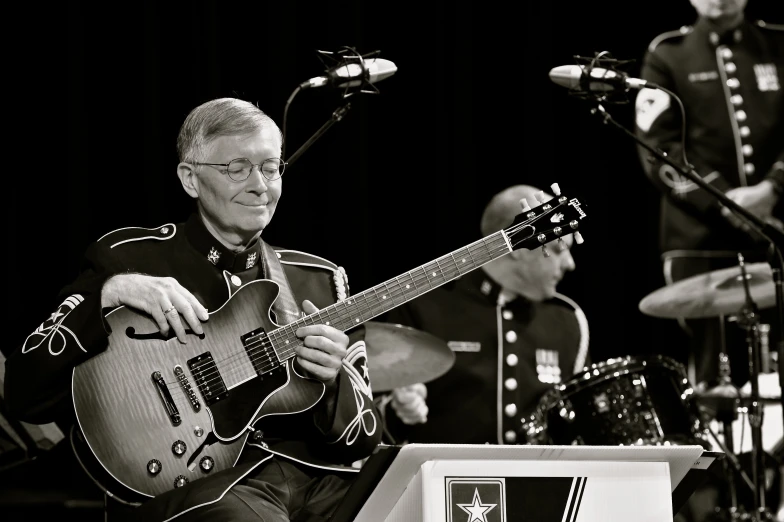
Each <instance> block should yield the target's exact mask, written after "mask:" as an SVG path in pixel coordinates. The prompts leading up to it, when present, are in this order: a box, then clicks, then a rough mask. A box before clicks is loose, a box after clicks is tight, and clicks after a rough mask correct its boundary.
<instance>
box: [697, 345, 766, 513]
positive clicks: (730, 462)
mask: <svg viewBox="0 0 784 522" xmlns="http://www.w3.org/2000/svg"><path fill="white" fill-rule="evenodd" d="M739 399H740V390H738V388H737V387H735V386H734V385H733V384H732V379H731V378H730V358H729V356H728V355H727V354H726V353H725V352H720V353H719V384H718V386H716V387H714V388H712V389H710V390H708V391H706V392H705V393H703V394H701V395H699V396H698V401H699V402H701V403H702V404H703V405H704V406H706V407H707V408H708V409H709V410H711V411H710V412H709V413H710V416H712V417H713V418H715V419H716V421H717V422H719V423H720V425H721V426H722V429H723V435H724V441H723V442H722V440H721V439H719V437H718V436H717V435H716V433H715V432H714V431H713V429H711V427H710V425H708V424H707V423H706V424H705V425H706V429H707V430H708V431H709V432H710V433H711V435H713V439H714V441H715V443H716V444H717V445H718V446H719V447H720V448H721V450H722V451H723V452H724V454H725V456H726V457H725V459H724V475H725V477H726V479H727V489H728V491H729V494H730V508H729V513H730V519H731V520H739V519H740V518H739V517H740V516H741V512H740V509H739V506H738V491H737V489H736V485H735V474H734V473H732V469H730V466H731V467H732V468H734V470H735V472H737V474H738V475H739V476H740V477H741V478H742V479H743V481H744V482H745V483H746V485H747V486H748V487H749V489H750V490H751V491H754V482H753V481H752V480H751V478H749V476H748V475H747V474H746V472H745V470H744V469H743V467H742V466H741V463H740V461H739V460H738V457H737V456H736V455H735V449H734V447H733V446H734V443H733V440H734V439H733V433H732V423H733V422H735V421H736V420H737V419H738V405H739Z"/></svg>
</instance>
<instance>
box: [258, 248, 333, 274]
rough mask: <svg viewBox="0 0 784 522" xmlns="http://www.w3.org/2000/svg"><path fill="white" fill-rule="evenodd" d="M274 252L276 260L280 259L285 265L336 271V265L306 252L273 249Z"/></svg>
mask: <svg viewBox="0 0 784 522" xmlns="http://www.w3.org/2000/svg"><path fill="white" fill-rule="evenodd" d="M273 248H274V247H273ZM274 250H275V252H276V253H277V254H278V259H280V262H281V263H283V264H285V265H302V266H315V267H318V268H323V269H325V270H332V271H334V270H337V269H338V265H336V264H335V263H333V262H332V261H327V260H326V259H324V258H323V257H319V256H314V255H313V254H308V253H307V252H300V251H299V250H285V249H278V248H274Z"/></svg>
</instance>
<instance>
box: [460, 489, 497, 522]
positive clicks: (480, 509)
mask: <svg viewBox="0 0 784 522" xmlns="http://www.w3.org/2000/svg"><path fill="white" fill-rule="evenodd" d="M497 505H498V504H482V499H481V498H479V489H477V488H475V489H474V500H473V502H471V504H458V505H457V506H458V507H459V508H460V509H462V510H463V511H465V512H466V513H468V520H467V521H466V522H487V517H486V516H485V515H486V514H487V513H488V512H489V511H490V510H492V509H493V508H494V507H496V506H497Z"/></svg>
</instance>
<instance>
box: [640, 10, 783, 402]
mask: <svg viewBox="0 0 784 522" xmlns="http://www.w3.org/2000/svg"><path fill="white" fill-rule="evenodd" d="M691 4H692V5H693V6H694V8H695V9H696V11H697V13H698V19H697V21H696V23H695V24H694V25H692V26H685V27H682V28H681V29H680V30H677V31H671V32H667V33H664V34H661V35H659V36H658V37H656V38H655V39H654V40H653V41H652V42H651V44H650V45H649V46H648V50H647V52H646V53H645V57H644V60H643V64H642V71H641V76H642V78H643V79H645V80H648V81H651V82H654V83H656V84H658V85H661V86H662V87H664V88H666V89H669V90H670V91H672V92H674V93H675V94H676V95H677V96H678V97H679V98H680V99H681V101H682V102H683V107H684V110H685V122H683V121H682V118H681V112H680V110H679V107H678V104H677V102H676V101H675V100H673V99H671V97H670V96H669V95H668V94H667V93H665V92H664V91H661V90H658V89H643V90H641V91H640V92H639V94H638V95H637V100H636V132H637V134H638V136H639V137H640V138H641V139H642V140H643V141H644V142H645V143H647V144H648V145H651V146H653V147H655V148H657V149H660V150H662V151H663V152H665V153H666V154H667V155H668V156H669V158H671V159H672V160H673V161H676V162H678V163H680V162H681V158H682V154H681V152H682V149H683V148H682V146H681V139H682V138H683V137H684V136H683V133H682V131H681V128H682V125H683V124H684V123H685V152H686V159H687V160H688V161H689V163H691V164H692V165H693V167H694V170H695V171H696V172H697V173H698V174H699V175H700V176H701V177H702V178H703V180H704V181H706V182H708V183H710V184H711V185H713V186H714V187H715V188H717V189H719V190H721V191H722V192H724V193H725V194H726V196H727V197H728V198H729V199H731V200H733V201H734V202H735V203H737V204H738V205H740V206H741V207H744V208H745V209H747V210H748V211H750V212H751V213H753V214H754V215H756V216H757V217H759V218H761V219H763V220H770V221H772V222H774V223H777V224H779V225H780V219H781V217H782V204H781V201H782V198H781V193H782V191H783V190H784V138H783V137H784V116H783V115H784V90H782V89H783V88H784V26H775V25H771V24H766V23H764V22H751V21H748V20H746V19H745V17H744V9H745V6H746V0H727V1H722V2H716V1H714V0H691ZM639 152H640V158H641V160H642V165H643V168H644V170H645V173H646V175H647V176H648V178H649V179H650V180H651V181H652V182H653V184H654V185H655V186H656V187H657V188H658V189H659V190H660V191H661V192H662V203H661V222H660V238H659V243H660V248H661V251H662V253H663V254H662V258H663V262H664V275H665V280H666V282H667V283H668V284H671V283H673V282H675V281H678V280H681V279H684V278H686V277H689V276H693V275H696V274H699V273H705V272H709V271H711V270H716V269H720V268H726V267H729V266H737V264H738V259H737V253H738V252H742V253H744V254H745V257H746V261H747V262H760V261H767V258H766V255H765V250H766V247H767V243H766V242H763V241H762V240H761V239H760V238H759V237H758V236H756V235H755V234H753V233H749V232H748V231H747V230H746V225H745V224H744V223H742V222H740V221H739V220H738V219H737V218H736V217H735V216H734V214H731V213H730V212H729V211H728V210H727V209H726V208H723V206H722V205H721V204H720V203H719V202H718V200H717V199H716V198H715V197H714V196H713V195H711V194H709V193H708V192H707V191H706V190H704V189H702V188H700V187H699V186H697V185H696V184H695V183H693V182H692V181H690V180H689V179H688V178H685V177H683V176H681V175H680V174H679V173H678V172H676V171H675V170H674V169H673V168H672V167H671V166H670V165H668V164H666V163H664V162H662V161H660V160H658V159H657V158H655V157H654V156H653V155H652V154H650V153H649V152H648V151H647V150H645V149H643V148H642V147H639ZM777 220H779V221H777ZM721 321H723V318H718V319H699V320H689V321H687V323H681V324H682V325H683V326H685V327H686V329H687V331H690V332H691V338H692V344H693V346H692V347H691V349H690V353H691V356H692V357H694V361H693V363H690V365H689V366H690V367H691V370H690V371H693V372H694V373H693V374H692V375H691V377H692V379H693V382H695V383H696V384H697V386H698V388H700V387H704V386H706V385H707V386H710V385H712V384H715V381H716V379H717V375H718V368H719V355H718V353H719V351H720V350H722V349H724V350H726V351H727V352H728V353H729V355H730V361H731V372H732V379H733V381H734V382H735V384H736V385H738V386H742V385H743V384H744V383H745V382H747V381H748V378H749V371H748V356H747V355H746V351H747V349H746V345H745V342H744V335H745V334H744V332H742V331H741V330H740V329H739V328H738V327H737V326H736V325H731V324H727V325H726V328H725V331H726V334H727V335H726V336H723V335H721V330H722V328H721V324H720V322H721ZM774 323H775V321H774ZM774 327H775V326H774ZM773 333H774V332H773V331H771V334H773ZM723 344H726V346H725V347H724V348H722V345H723ZM725 353H726V352H725ZM684 362H685V361H684ZM732 363H734V364H732Z"/></svg>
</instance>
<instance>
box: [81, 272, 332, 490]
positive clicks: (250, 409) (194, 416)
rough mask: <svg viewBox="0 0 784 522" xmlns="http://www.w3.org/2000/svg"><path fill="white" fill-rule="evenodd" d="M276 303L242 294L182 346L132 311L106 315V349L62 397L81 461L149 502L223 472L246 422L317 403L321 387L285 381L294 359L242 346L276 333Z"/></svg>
mask: <svg viewBox="0 0 784 522" xmlns="http://www.w3.org/2000/svg"><path fill="white" fill-rule="evenodd" d="M277 294H278V285H277V284H275V283H274V282H272V281H254V282H251V283H249V284H247V285H245V286H243V287H242V288H240V289H239V290H238V291H237V292H236V293H235V294H234V295H233V296H232V297H230V298H229V300H228V301H227V302H226V303H224V305H223V306H222V307H221V308H220V309H218V310H217V311H215V312H213V313H211V314H210V319H209V321H207V322H205V323H202V327H203V329H204V335H203V336H197V335H196V334H194V333H193V332H190V331H189V333H188V336H187V340H188V342H187V344H181V343H180V342H179V341H178V340H177V338H176V337H172V338H170V339H164V338H163V336H162V335H161V334H160V332H159V330H158V327H157V324H156V323H155V322H154V321H153V320H152V319H150V318H149V317H148V316H147V315H145V314H142V313H139V312H136V311H134V310H133V309H130V308H127V307H120V308H118V309H116V310H114V311H112V312H111V313H110V314H109V315H107V317H106V321H107V323H108V324H109V326H110V327H111V329H112V334H111V335H110V337H109V347H108V349H107V350H106V351H105V352H103V353H101V354H99V355H97V356H95V357H92V358H90V359H89V360H87V361H86V362H84V363H82V364H81V365H79V366H77V367H76V368H75V369H74V372H73V379H72V395H73V402H74V407H75V409H76V415H77V419H78V422H79V426H80V428H81V431H82V433H83V435H84V438H85V440H86V442H87V444H88V445H89V447H90V450H91V452H92V453H93V455H94V456H95V457H96V459H97V460H98V461H99V462H100V464H101V465H102V466H103V468H104V469H105V470H106V471H107V472H108V473H109V474H110V475H112V476H113V477H114V479H115V480H117V481H118V482H119V483H121V484H122V485H124V486H125V487H127V488H130V489H131V490H134V491H136V492H137V493H140V494H142V495H148V496H155V495H158V494H161V493H164V492H166V491H168V490H171V489H173V488H174V487H176V484H175V483H178V484H180V485H182V484H184V483H186V482H192V481H194V480H197V479H199V478H202V477H205V476H207V475H209V474H214V473H216V472H218V471H220V470H223V469H227V468H230V467H232V466H234V464H235V463H236V461H237V459H238V458H239V455H240V452H241V451H242V448H243V445H244V442H245V440H246V438H247V436H248V434H249V431H248V429H249V427H250V426H251V425H252V424H253V423H254V422H255V421H256V420H258V419H259V418H261V417H264V416H266V415H280V414H290V413H297V412H300V411H304V410H307V409H309V408H311V407H312V406H313V405H315V404H316V403H317V402H318V401H319V400H320V398H321V396H322V395H323V393H324V386H323V384H322V383H321V382H319V381H316V380H312V379H307V378H304V377H302V376H300V375H299V374H298V373H297V372H296V371H294V367H293V364H292V363H293V361H294V359H292V358H289V359H288V360H285V361H283V362H280V361H279V360H278V359H277V357H276V356H275V351H274V349H273V348H272V346H271V345H269V346H267V348H266V350H263V349H261V348H260V346H262V344H260V343H259V342H256V343H252V342H250V341H247V340H246V341H243V336H245V337H247V335H248V334H249V333H255V335H254V336H253V339H259V338H261V339H266V334H265V333H263V332H271V331H273V330H275V329H277V328H278V325H276V324H275V323H274V322H273V321H272V320H271V319H270V315H269V310H270V307H271V305H272V303H273V302H274V300H275V298H276V297H277ZM183 325H184V326H187V323H185V321H184V320H183ZM258 332H262V333H261V334H259V333H258ZM205 354H206V355H205ZM259 360H261V361H262V362H264V363H265V364H264V365H260V363H259V362H258V361H259ZM267 363H268V364H267ZM273 365H276V367H274V369H272V370H269V368H270V367H271V366H273ZM260 374H261V375H260ZM186 384H187V385H189V386H190V390H189V389H188V387H187V386H186ZM210 394H212V395H210ZM194 398H195V400H194ZM183 479H184V480H183Z"/></svg>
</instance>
